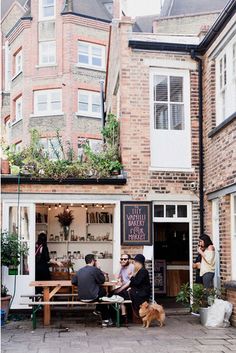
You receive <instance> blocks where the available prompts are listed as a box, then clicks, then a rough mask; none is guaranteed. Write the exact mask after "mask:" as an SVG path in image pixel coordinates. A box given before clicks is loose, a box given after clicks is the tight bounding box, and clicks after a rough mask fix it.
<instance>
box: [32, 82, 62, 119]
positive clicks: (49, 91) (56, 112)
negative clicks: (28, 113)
mask: <svg viewBox="0 0 236 353" xmlns="http://www.w3.org/2000/svg"><path fill="white" fill-rule="evenodd" d="M55 91H58V92H59V94H60V103H61V106H60V109H58V110H53V109H52V107H51V105H52V98H51V95H52V94H53V93H55ZM42 93H44V94H45V95H46V96H47V99H46V105H47V109H46V110H45V111H40V110H39V109H38V97H39V96H40V94H42ZM62 114H63V112H62V90H61V88H55V89H47V90H38V91H34V115H35V116H50V115H62Z"/></svg>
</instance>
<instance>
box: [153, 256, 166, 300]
mask: <svg viewBox="0 0 236 353" xmlns="http://www.w3.org/2000/svg"><path fill="white" fill-rule="evenodd" d="M154 292H155V293H159V294H166V260H155V263H154Z"/></svg>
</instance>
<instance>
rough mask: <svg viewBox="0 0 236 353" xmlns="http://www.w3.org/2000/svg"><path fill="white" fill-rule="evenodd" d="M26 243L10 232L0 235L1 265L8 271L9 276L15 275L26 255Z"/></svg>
mask: <svg viewBox="0 0 236 353" xmlns="http://www.w3.org/2000/svg"><path fill="white" fill-rule="evenodd" d="M28 250H29V249H28V247H27V245H26V243H23V242H21V241H20V240H19V238H18V235H17V234H15V233H10V232H3V233H1V265H2V266H6V267H8V269H9V275H12V274H14V275H16V274H17V271H18V266H19V265H20V262H21V258H22V257H24V256H26V255H28Z"/></svg>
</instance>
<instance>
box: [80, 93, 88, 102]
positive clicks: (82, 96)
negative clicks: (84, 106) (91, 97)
mask: <svg viewBox="0 0 236 353" xmlns="http://www.w3.org/2000/svg"><path fill="white" fill-rule="evenodd" d="M79 101H80V102H83V103H88V95H87V94H83V93H80V94H79Z"/></svg>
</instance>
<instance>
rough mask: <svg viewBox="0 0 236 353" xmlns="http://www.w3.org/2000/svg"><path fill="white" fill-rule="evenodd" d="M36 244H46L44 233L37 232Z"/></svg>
mask: <svg viewBox="0 0 236 353" xmlns="http://www.w3.org/2000/svg"><path fill="white" fill-rule="evenodd" d="M37 244H38V245H44V246H45V245H46V244H47V235H46V234H45V233H43V232H42V233H39V235H38V241H37Z"/></svg>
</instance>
